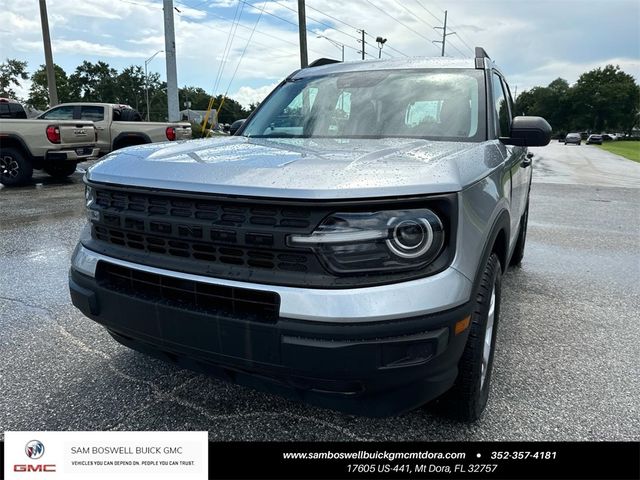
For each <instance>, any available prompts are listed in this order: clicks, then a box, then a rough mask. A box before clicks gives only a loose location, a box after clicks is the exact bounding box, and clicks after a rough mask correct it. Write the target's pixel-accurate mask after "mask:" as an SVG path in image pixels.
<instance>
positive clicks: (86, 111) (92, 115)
mask: <svg viewBox="0 0 640 480" xmlns="http://www.w3.org/2000/svg"><path fill="white" fill-rule="evenodd" d="M80 119H81V120H91V121H93V122H101V121H102V120H104V107H100V106H97V105H83V106H81V107H80Z"/></svg>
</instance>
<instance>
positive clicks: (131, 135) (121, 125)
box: [38, 102, 191, 155]
mask: <svg viewBox="0 0 640 480" xmlns="http://www.w3.org/2000/svg"><path fill="white" fill-rule="evenodd" d="M38 118H42V119H45V120H72V119H76V120H90V121H92V122H93V123H94V124H95V126H96V129H97V130H98V147H99V148H100V155H105V154H107V153H109V152H111V151H112V150H117V149H119V148H124V147H130V146H132V145H141V144H145V143H152V142H166V141H174V140H187V139H190V138H191V124H190V123H188V122H143V121H142V116H141V115H140V114H139V113H138V112H137V111H136V110H134V109H133V108H131V107H130V106H129V105H119V104H113V103H85V102H80V103H63V104H60V105H56V106H55V107H53V108H51V109H49V110H47V111H46V112H44V113H43V114H42V115H40V116H39V117H38Z"/></svg>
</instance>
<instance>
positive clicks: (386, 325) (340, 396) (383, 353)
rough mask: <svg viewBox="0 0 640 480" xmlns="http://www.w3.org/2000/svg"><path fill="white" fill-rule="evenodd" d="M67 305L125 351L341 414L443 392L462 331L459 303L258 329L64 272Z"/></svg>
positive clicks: (407, 404) (389, 410) (383, 409)
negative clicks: (393, 316)
mask: <svg viewBox="0 0 640 480" xmlns="http://www.w3.org/2000/svg"><path fill="white" fill-rule="evenodd" d="M69 287H70V291H71V298H72V301H73V304H74V305H75V306H76V307H77V308H79V309H80V310H81V311H82V312H83V313H84V314H85V315H86V316H88V317H89V318H91V319H92V320H95V321H96V322H98V323H100V324H102V325H104V326H105V327H106V328H107V329H108V330H109V332H110V333H111V335H112V336H113V337H114V338H115V339H116V340H118V341H119V342H121V343H122V344H124V345H127V346H129V347H131V348H133V349H135V350H138V351H142V352H145V353H148V354H151V355H154V356H156V357H159V358H162V359H164V360H167V361H170V362H173V363H176V364H178V365H181V366H184V367H186V368H190V369H193V370H197V371H203V372H206V373H208V374H210V375H214V376H216V377H220V378H223V379H225V380H228V381H232V382H236V383H239V384H243V385H249V386H252V387H255V388H258V389H262V390H267V391H271V392H275V393H279V394H281V395H284V396H286V397H288V398H293V399H299V400H303V401H305V402H308V403H312V404H316V405H320V406H324V407H328V408H334V409H337V410H342V411H346V412H350V413H355V414H360V415H368V416H385V415H393V414H398V413H401V412H403V411H407V410H410V409H412V408H415V407H417V406H419V405H421V404H424V403H426V402H427V401H429V400H431V399H433V398H436V397H437V396H439V395H441V394H442V393H444V392H445V391H446V390H447V389H449V388H450V387H451V385H452V384H453V382H454V380H455V378H456V376H457V364H458V361H459V359H460V356H461V355H462V352H463V350H464V346H465V343H466V337H467V333H468V331H467V330H465V331H464V332H462V333H460V334H458V335H455V334H454V325H455V323H456V322H457V321H460V320H462V319H463V318H465V317H466V316H467V315H469V314H470V310H471V306H470V305H464V306H462V307H459V308H456V309H454V310H448V311H446V312H442V313H439V314H435V315H427V316H421V317H413V318H408V319H402V320H393V321H384V322H371V323H321V322H312V321H301V320H292V319H285V318H279V319H277V321H276V322H267V323H263V322H260V321H256V320H255V319H254V318H252V319H250V320H247V319H242V318H231V317H230V316H228V315H221V314H216V313H215V312H213V313H212V312H211V311H209V312H201V311H196V310H192V309H188V308H181V307H180V306H177V305H175V304H172V303H170V302H167V303H164V302H158V301H157V300H149V299H145V298H144V297H140V296H134V295H129V294H127V292H123V291H116V290H113V289H110V288H105V286H104V285H101V284H100V282H98V281H96V280H95V279H94V278H91V277H88V276H85V275H83V274H81V273H79V272H77V271H75V270H73V269H72V270H71V272H70V277H69Z"/></svg>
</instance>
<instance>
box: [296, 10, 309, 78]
mask: <svg viewBox="0 0 640 480" xmlns="http://www.w3.org/2000/svg"><path fill="white" fill-rule="evenodd" d="M298 33H299V34H300V68H306V66H307V65H309V57H308V56H307V14H306V12H305V7H304V0H298Z"/></svg>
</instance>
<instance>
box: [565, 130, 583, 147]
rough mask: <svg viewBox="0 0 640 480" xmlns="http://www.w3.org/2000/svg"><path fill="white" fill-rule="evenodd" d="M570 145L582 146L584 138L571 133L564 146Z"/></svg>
mask: <svg viewBox="0 0 640 480" xmlns="http://www.w3.org/2000/svg"><path fill="white" fill-rule="evenodd" d="M568 143H575V144H576V145H581V144H582V137H581V136H580V134H579V133H569V134H567V136H566V137H565V138H564V144H565V145H566V144H568Z"/></svg>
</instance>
